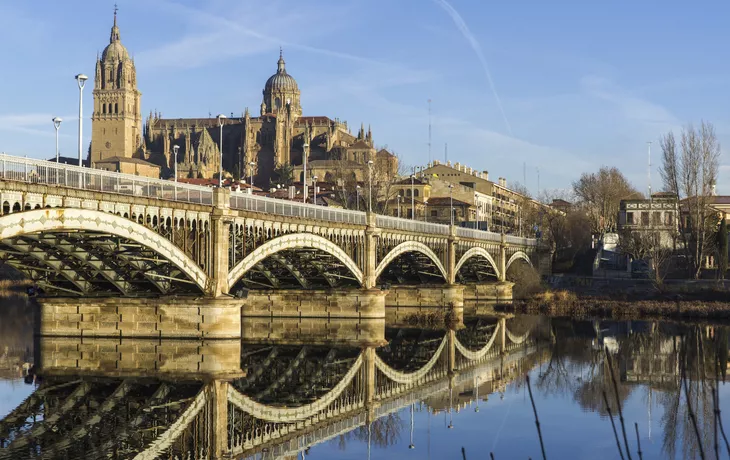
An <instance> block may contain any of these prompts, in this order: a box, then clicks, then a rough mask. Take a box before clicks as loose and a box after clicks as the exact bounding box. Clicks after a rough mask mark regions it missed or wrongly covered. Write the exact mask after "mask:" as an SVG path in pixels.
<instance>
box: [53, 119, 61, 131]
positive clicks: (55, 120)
mask: <svg viewBox="0 0 730 460" xmlns="http://www.w3.org/2000/svg"><path fill="white" fill-rule="evenodd" d="M51 121H52V122H53V126H55V127H56V129H58V128H59V127H60V126H61V122H62V121H63V118H61V117H54V118H53V120H51Z"/></svg>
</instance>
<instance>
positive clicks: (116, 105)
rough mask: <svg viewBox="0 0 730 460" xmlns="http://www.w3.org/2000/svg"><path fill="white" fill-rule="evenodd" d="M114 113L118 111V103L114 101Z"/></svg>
mask: <svg viewBox="0 0 730 460" xmlns="http://www.w3.org/2000/svg"><path fill="white" fill-rule="evenodd" d="M114 113H119V104H117V103H114Z"/></svg>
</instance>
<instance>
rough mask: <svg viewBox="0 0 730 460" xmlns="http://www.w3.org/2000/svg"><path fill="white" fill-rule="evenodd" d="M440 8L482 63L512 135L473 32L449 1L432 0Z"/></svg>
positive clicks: (510, 132) (510, 130)
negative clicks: (449, 17)
mask: <svg viewBox="0 0 730 460" xmlns="http://www.w3.org/2000/svg"><path fill="white" fill-rule="evenodd" d="M434 2H436V3H437V4H438V5H439V6H440V7H441V8H443V9H444V10H445V11H446V12H447V13H448V14H449V16H451V19H452V20H453V21H454V24H456V27H457V28H458V29H459V31H460V32H461V35H463V36H464V38H465V39H466V41H468V42H469V45H471V48H472V49H473V50H474V53H476V55H477V57H478V58H479V62H480V63H481V64H482V68H483V69H484V74H485V75H486V76H487V81H488V82H489V87H490V88H491V90H492V94H493V95H494V99H495V100H496V101H497V107H499V111H500V112H501V113H502V118H503V119H504V124H505V125H507V131H508V132H509V134H510V136H512V135H513V134H512V126H511V125H510V124H509V120H508V119H507V114H506V113H505V112H504V107H502V100H501V99H500V98H499V94H498V93H497V88H496V87H495V86H494V81H493V80H492V74H491V72H489V65H488V64H487V60H486V59H485V58H484V53H483V52H482V47H481V46H480V45H479V42H478V41H477V39H476V37H474V34H472V33H471V30H469V26H467V25H466V22H464V18H462V17H461V15H460V14H459V12H458V11H456V9H455V8H454V7H453V6H451V4H450V3H449V2H447V1H446V0H434Z"/></svg>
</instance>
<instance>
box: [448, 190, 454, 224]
mask: <svg viewBox="0 0 730 460" xmlns="http://www.w3.org/2000/svg"><path fill="white" fill-rule="evenodd" d="M449 199H450V200H451V206H450V210H451V225H454V184H449Z"/></svg>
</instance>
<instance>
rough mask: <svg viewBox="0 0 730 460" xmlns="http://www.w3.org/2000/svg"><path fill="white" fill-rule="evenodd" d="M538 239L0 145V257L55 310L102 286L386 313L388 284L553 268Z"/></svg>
mask: <svg viewBox="0 0 730 460" xmlns="http://www.w3.org/2000/svg"><path fill="white" fill-rule="evenodd" d="M539 249H540V248H539V246H538V244H537V241H536V240H533V239H526V238H520V237H516V236H512V235H504V234H498V233H490V232H484V231H480V230H474V229H467V228H462V227H456V226H448V225H441V224H435V223H429V222H422V221H416V220H408V219H399V218H394V217H389V216H383V215H376V214H372V213H365V212H358V211H351V210H344V209H335V208H329V207H324V206H315V205H311V204H303V203H295V202H292V201H288V200H278V199H271V198H267V197H259V196H254V195H249V194H244V193H239V192H231V191H229V190H228V189H225V188H209V187H200V186H194V185H188V184H180V183H176V182H171V181H166V180H156V179H150V178H143V177H139V176H133V175H125V174H119V173H115V172H109V171H103V170H98V169H90V168H83V167H78V166H72V165H64V164H60V165H59V164H56V163H52V162H47V161H40V160H32V159H27V158H19V157H14V156H9V155H0V260H2V261H4V263H7V264H8V265H10V266H13V267H15V268H16V269H18V270H20V271H21V272H23V273H24V274H26V275H27V276H28V277H29V278H30V279H31V280H33V282H34V283H35V284H36V285H37V286H38V287H39V288H40V289H41V290H42V292H43V294H44V296H46V297H48V298H53V297H55V298H59V299H68V298H71V299H72V300H70V301H67V302H66V303H65V304H64V303H63V302H62V303H56V304H54V305H55V306H57V307H59V308H60V310H58V311H57V312H61V313H60V315H61V316H54V317H48V319H49V320H51V321H56V322H58V321H68V316H67V315H69V314H83V313H84V312H83V311H81V309H79V308H77V309H76V310H75V311H73V312H71V310H68V311H66V310H63V309H62V308H61V307H63V305H67V306H71V307H79V306H80V305H83V304H84V302H85V301H88V299H95V300H94V301H93V302H94V303H95V305H98V304H100V302H101V301H100V300H99V299H102V298H105V297H106V298H113V299H114V305H115V306H116V307H119V303H117V301H118V300H119V299H120V298H122V299H140V298H159V297H161V296H162V297H167V298H171V297H174V296H181V295H191V296H196V297H197V298H206V299H227V298H228V299H230V297H232V296H237V297H247V299H246V300H245V301H242V302H239V304H238V305H239V307H241V304H243V308H244V314H252V315H259V314H263V315H277V314H278V315H281V316H291V315H294V316H303V315H304V316H306V315H311V314H315V313H313V312H312V309H315V310H316V309H322V308H324V310H321V311H317V312H316V314H319V315H324V316H347V315H350V316H352V315H355V316H358V317H367V316H382V314H383V313H382V310H383V308H384V303H385V302H386V299H384V298H383V297H384V296H390V297H389V298H390V301H392V302H393V303H398V304H399V305H405V304H408V305H411V304H413V305H420V304H422V303H430V304H431V305H434V304H437V303H441V304H442V305H446V304H454V305H457V306H458V305H459V304H461V303H462V302H463V298H464V286H471V289H476V288H474V286H485V285H491V286H494V289H493V291H494V293H495V295H496V296H499V295H502V297H510V298H511V285H510V284H509V283H507V282H506V280H507V273H508V271H510V269H511V267H513V266H515V265H516V264H529V265H532V266H535V267H536V268H539V269H540V270H541V271H542V272H547V271H549V262H550V257H549V254H548V255H547V257H543V255H544V253H542V252H541V251H540V250H539ZM408 286H410V287H412V288H415V290H413V289H412V290H410V291H409V290H407V289H406V290H401V291H400V292H397V291H398V290H399V289H402V288H406V287H408ZM459 286H461V287H459ZM388 287H390V288H391V289H390V290H389V289H388ZM385 291H388V292H385ZM390 291H392V292H390ZM490 292H491V291H490ZM73 299H76V300H73ZM409 302H410V303H409ZM162 303H163V304H164V302H162ZM128 304H129V303H124V302H122V304H121V305H122V306H124V305H128ZM131 304H133V305H134V308H137V310H135V311H136V312H138V311H139V310H138V309H139V308H140V307H139V302H136V303H135V302H132V303H131ZM159 305H160V302H158V301H155V306H159ZM322 305H325V307H321V306H322ZM87 313H89V314H93V313H99V312H98V310H97V309H92V310H90V311H87ZM117 313H118V312H117ZM155 314H157V315H158V316H159V312H157V311H156V312H155ZM128 317H129V316H128ZM107 322H111V320H109V321H107ZM115 322H117V323H120V322H121V323H124V322H125V321H124V320H123V317H119V318H117V319H116V320H115ZM98 323H99V322H97V324H96V325H95V327H94V328H95V329H99V328H100V327H101V326H100V324H98ZM70 328H71V329H73V327H70ZM84 328H85V327H84V326H83V325H82V326H78V327H76V329H84ZM94 328H92V329H94ZM86 329H88V328H86ZM153 330H155V331H156V329H153Z"/></svg>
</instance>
